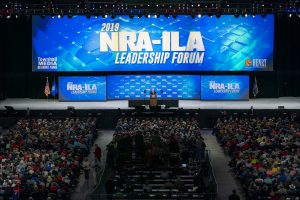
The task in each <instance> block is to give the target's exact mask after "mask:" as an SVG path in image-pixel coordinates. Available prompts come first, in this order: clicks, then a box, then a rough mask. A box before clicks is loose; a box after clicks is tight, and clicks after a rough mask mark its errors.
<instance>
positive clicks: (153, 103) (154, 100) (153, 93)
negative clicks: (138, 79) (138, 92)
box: [150, 88, 157, 106]
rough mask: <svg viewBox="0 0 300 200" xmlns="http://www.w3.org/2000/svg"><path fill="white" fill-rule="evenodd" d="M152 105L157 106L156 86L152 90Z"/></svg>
mask: <svg viewBox="0 0 300 200" xmlns="http://www.w3.org/2000/svg"><path fill="white" fill-rule="evenodd" d="M150 106H157V95H156V91H155V89H154V88H152V90H151V92H150Z"/></svg>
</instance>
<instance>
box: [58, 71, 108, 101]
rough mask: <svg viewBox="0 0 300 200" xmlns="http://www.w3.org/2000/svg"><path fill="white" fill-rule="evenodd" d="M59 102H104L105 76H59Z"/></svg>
mask: <svg viewBox="0 0 300 200" xmlns="http://www.w3.org/2000/svg"><path fill="white" fill-rule="evenodd" d="M58 84H59V87H58V91H59V92H58V94H59V100H60V101H105V100H106V77H105V76H60V77H59V81H58Z"/></svg>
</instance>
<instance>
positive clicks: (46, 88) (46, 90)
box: [44, 77, 50, 97]
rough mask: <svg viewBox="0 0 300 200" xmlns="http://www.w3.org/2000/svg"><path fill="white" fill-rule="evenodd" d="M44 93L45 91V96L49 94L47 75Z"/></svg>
mask: <svg viewBox="0 0 300 200" xmlns="http://www.w3.org/2000/svg"><path fill="white" fill-rule="evenodd" d="M44 93H45V95H46V97H48V96H49V94H50V86H49V80H48V77H46V85H45V90H44Z"/></svg>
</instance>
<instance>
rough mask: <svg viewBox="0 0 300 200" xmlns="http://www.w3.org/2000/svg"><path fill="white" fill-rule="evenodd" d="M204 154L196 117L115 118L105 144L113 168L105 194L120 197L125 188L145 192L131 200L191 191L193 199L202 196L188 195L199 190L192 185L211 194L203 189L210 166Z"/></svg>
mask: <svg viewBox="0 0 300 200" xmlns="http://www.w3.org/2000/svg"><path fill="white" fill-rule="evenodd" d="M204 153H205V144H204V142H203V138H202V137H201V134H200V128H199V126H198V122H197V120H195V119H191V118H187V119H179V118H174V119H173V118H168V119H167V118H151V119H150V118H149V119H148V118H141V119H138V118H136V119H133V118H131V119H127V118H123V119H119V121H118V123H117V126H116V130H115V133H114V137H113V140H112V142H111V143H110V144H109V145H108V155H107V163H108V167H111V168H113V169H114V171H113V173H112V174H113V175H112V179H111V178H110V179H108V181H107V183H106V188H107V193H108V194H114V195H116V194H118V196H115V198H119V199H120V198H121V197H122V195H121V194H123V195H127V194H130V192H129V191H133V192H134V193H133V194H134V195H138V194H140V195H144V196H135V197H134V198H148V197H150V196H151V198H162V196H163V195H164V192H167V191H169V192H176V193H178V194H179V193H180V192H185V193H186V194H188V193H187V192H189V193H190V194H188V195H191V198H196V199H197V198H198V199H200V196H195V197H192V195H193V194H194V193H200V190H196V189H195V191H193V188H194V187H197V188H198V187H199V188H202V189H203V192H207V193H209V192H212V191H207V190H206V189H207V188H208V184H209V183H208V182H209V181H208V177H207V175H208V174H207V173H208V166H209V165H208V161H207V160H206V159H205V158H204ZM196 177H197V178H196ZM112 185H113V186H112ZM128 185H130V187H131V189H130V190H128V188H127V187H128ZM200 185H201V186H200ZM201 192H202V191H201ZM145 195H146V196H145ZM148 195H150V196H148ZM155 195H157V196H155ZM166 195H169V194H166ZM110 198H111V196H110ZM164 198H165V197H164ZM182 198H184V197H182ZM186 198H187V197H186Z"/></svg>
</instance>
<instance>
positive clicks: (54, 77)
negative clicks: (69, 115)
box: [52, 76, 56, 103]
mask: <svg viewBox="0 0 300 200" xmlns="http://www.w3.org/2000/svg"><path fill="white" fill-rule="evenodd" d="M54 82H55V76H54ZM52 87H53V86H52ZM55 87H56V86H55ZM55 95H56V94H54V95H53V101H54V103H55Z"/></svg>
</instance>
